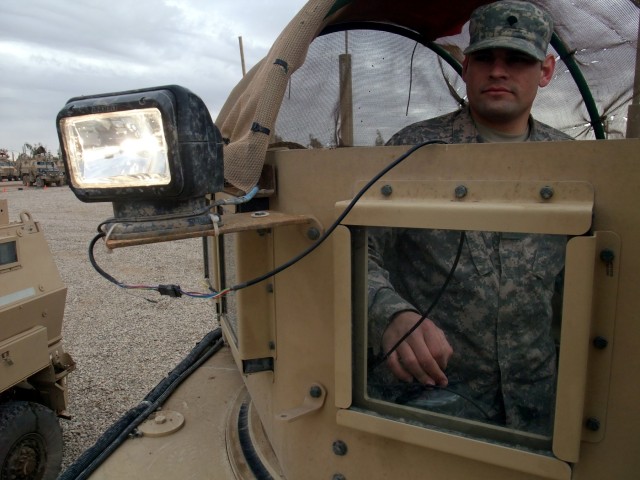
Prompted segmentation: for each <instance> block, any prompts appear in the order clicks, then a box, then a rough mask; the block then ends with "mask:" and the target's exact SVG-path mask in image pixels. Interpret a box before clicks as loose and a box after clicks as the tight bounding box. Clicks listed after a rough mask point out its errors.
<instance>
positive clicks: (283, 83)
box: [57, 0, 640, 480]
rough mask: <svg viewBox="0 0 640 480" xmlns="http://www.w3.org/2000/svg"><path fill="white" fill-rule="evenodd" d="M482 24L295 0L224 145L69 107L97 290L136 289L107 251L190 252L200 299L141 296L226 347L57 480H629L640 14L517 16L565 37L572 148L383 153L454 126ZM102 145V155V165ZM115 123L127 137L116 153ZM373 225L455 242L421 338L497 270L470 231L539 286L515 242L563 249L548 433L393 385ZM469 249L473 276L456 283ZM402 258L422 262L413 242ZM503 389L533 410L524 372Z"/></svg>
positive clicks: (637, 254)
mask: <svg viewBox="0 0 640 480" xmlns="http://www.w3.org/2000/svg"><path fill="white" fill-rule="evenodd" d="M487 3H490V0H458V1H456V2H451V1H449V0H431V1H424V2H416V1H413V0H394V1H389V0H310V1H309V2H308V3H307V4H306V5H305V6H304V7H303V8H302V10H301V11H300V13H299V14H298V15H297V16H296V17H295V18H294V19H293V20H292V21H291V22H290V23H289V25H288V26H287V27H286V29H285V30H284V31H283V32H282V34H281V35H280V36H279V37H278V40H277V41H276V43H275V44H274V46H273V47H272V49H271V50H270V51H269V53H268V55H267V57H266V58H265V59H263V60H262V61H261V62H260V63H259V64H257V65H256V66H255V67H254V68H252V69H251V70H250V71H249V72H248V73H247V74H246V75H245V76H244V77H243V78H242V80H241V81H240V83H239V84H238V85H237V86H236V87H235V88H234V89H233V91H232V92H231V93H230V96H229V98H228V100H227V102H226V103H225V104H224V105H223V106H222V108H221V109H220V113H219V115H218V117H217V120H216V121H215V124H214V122H212V121H211V118H210V117H209V115H208V112H207V111H206V107H205V106H204V102H203V101H202V100H201V99H199V98H198V97H196V96H195V95H194V94H192V93H190V92H188V91H187V92H185V90H184V89H181V88H179V87H177V86H162V87H157V88H149V89H143V90H137V91H127V92H116V93H112V94H102V93H100V94H97V95H94V96H86V97H76V98H73V99H71V100H69V102H68V103H67V104H66V105H65V106H64V107H63V109H62V110H61V111H60V113H59V115H58V119H57V122H58V123H57V127H58V132H59V136H60V144H61V146H62V148H63V158H64V160H65V163H66V165H67V172H68V174H69V181H70V186H71V188H72V190H73V191H74V193H75V194H76V196H77V197H78V198H79V199H81V200H83V201H109V202H112V203H113V210H114V217H115V218H111V219H107V220H105V219H102V218H100V219H96V224H99V234H98V235H97V236H96V237H95V238H94V239H93V240H92V241H91V243H90V247H89V252H90V255H91V257H90V258H91V260H92V264H93V266H94V268H96V270H97V271H98V272H99V273H100V274H101V275H102V276H103V277H104V278H105V279H106V280H108V281H110V282H112V283H114V284H116V285H117V286H118V287H119V288H131V289H135V288H141V287H142V285H138V284H127V283H126V279H119V280H116V279H115V278H114V277H113V276H111V275H110V274H109V273H107V272H105V271H104V270H102V269H101V268H100V267H99V266H98V265H97V263H95V258H94V257H93V249H94V247H96V248H97V245H102V241H100V240H104V243H105V244H106V247H107V248H109V249H111V250H113V249H116V248H120V247H128V246H133V245H142V244H145V243H153V242H158V241H172V240H177V239H180V238H187V237H196V236H202V237H206V238H205V240H204V241H203V267H204V268H203V270H204V277H205V280H206V281H207V282H208V287H209V288H208V289H205V288H203V289H202V290H203V291H202V292H191V291H185V290H182V289H181V288H180V286H178V285H155V284H154V283H153V279H149V281H148V282H145V284H144V288H145V289H148V290H156V291H157V292H158V293H160V294H163V295H170V296H173V297H178V296H198V297H204V298H210V299H213V300H215V305H212V307H211V313H212V317H213V315H216V316H217V318H218V320H219V321H220V328H219V329H217V330H215V331H214V332H212V334H211V335H210V336H208V337H206V338H205V339H203V341H202V342H201V343H200V344H199V345H198V346H197V348H196V349H194V351H193V352H192V354H190V355H189V356H188V357H187V358H185V361H184V362H183V363H182V364H181V365H180V366H179V367H178V368H176V369H174V371H172V372H171V374H170V375H169V376H168V377H167V378H166V379H165V380H163V382H161V384H160V385H159V386H158V387H157V388H156V389H154V390H153V391H152V392H150V394H149V395H148V396H147V397H145V399H144V400H143V401H142V402H141V404H140V405H139V406H137V407H135V408H134V409H132V410H131V411H129V412H127V414H126V415H125V416H124V417H123V418H122V420H121V421H120V422H118V424H116V425H114V427H113V428H111V429H109V430H108V431H107V432H106V433H105V436H104V437H103V438H102V439H100V440H99V441H98V442H97V443H96V445H95V446H94V447H93V448H91V449H90V450H89V451H87V452H86V454H85V455H83V456H81V457H80V459H79V460H78V461H77V462H76V464H74V465H73V466H72V467H70V468H69V470H67V471H66V472H65V473H64V474H63V476H62V479H64V480H71V479H76V478H82V479H85V478H87V477H88V476H90V475H92V476H93V478H95V479H113V478H154V479H175V478H209V479H221V480H222V479H224V480H226V479H243V480H245V479H247V480H248V479H256V478H257V479H273V478H277V479H285V478H286V479H289V480H300V479H304V480H306V479H310V480H316V479H317V480H328V479H333V480H363V479H366V480H368V479H374V480H375V479H382V478H408V479H418V478H420V479H422V478H428V479H433V480H443V479H468V480H478V479H484V480H486V479H492V480H493V479H496V480H501V479H508V480H542V479H546V480H601V479H616V480H632V479H637V478H638V472H640V456H639V455H638V452H640V415H639V414H638V408H639V407H638V406H639V405H640V382H638V381H637V380H634V378H636V375H637V372H638V370H639V369H640V351H639V349H638V345H640V329H639V328H638V320H637V317H638V314H637V312H638V311H639V310H640V296H639V295H638V294H637V292H638V288H640V211H639V210H638V209H637V208H635V207H634V205H636V204H637V190H638V184H640V164H639V163H638V151H639V150H640V140H639V139H638V137H640V78H639V79H638V81H637V83H636V85H635V87H636V88H635V89H634V68H633V65H634V64H635V63H636V55H637V51H638V50H637V48H638V41H637V38H638V25H639V21H640V19H639V16H640V15H639V10H638V6H637V2H636V3H634V2H633V1H632V0H607V2H572V1H569V0H561V1H550V0H531V3H535V4H538V5H541V6H543V7H545V8H547V9H548V10H549V11H550V13H551V15H552V16H553V17H554V18H555V19H556V27H555V33H554V37H553V39H552V46H551V47H550V52H551V51H553V53H554V54H556V55H557V57H558V59H559V62H558V66H557V68H556V71H555V75H554V79H553V81H552V83H551V85H549V86H548V87H547V88H544V89H541V91H540V92H539V94H538V96H537V98H536V104H535V105H534V110H533V115H534V117H536V118H537V119H539V120H541V121H543V122H545V123H548V124H550V125H552V126H553V127H555V128H558V129H560V130H562V131H563V132H565V133H567V134H569V135H570V136H571V137H573V138H574V139H575V140H576V141H561V142H522V143H481V144H480V143H479V144H464V145H434V144H431V145H428V143H429V142H425V143H423V144H419V145H415V146H412V147H409V146H393V147H391V146H374V145H379V144H381V143H384V142H383V141H382V139H384V138H389V137H390V136H391V135H393V134H394V133H395V132H397V131H399V130H400V129H401V128H403V127H405V126H407V125H409V124H413V123H415V122H417V121H420V120H424V119H428V118H432V117H436V116H438V115H441V114H444V113H448V112H452V111H455V110H456V109H459V108H461V106H462V105H465V104H466V89H465V84H464V82H463V80H462V79H461V77H460V72H461V71H462V65H461V61H462V56H461V55H459V54H461V52H462V51H463V49H464V48H465V46H466V45H467V44H468V42H469V37H468V34H467V29H466V28H463V27H464V25H465V24H466V22H467V21H468V19H469V16H470V14H471V12H472V11H473V10H474V9H475V8H476V7H478V6H480V5H483V4H487ZM504 20H505V21H507V22H509V24H510V25H514V24H516V23H517V22H518V18H516V17H514V16H509V17H507V18H505V19H504ZM514 28H515V27H514ZM561 61H562V62H564V63H561ZM638 63H639V64H640V60H639V61H638ZM636 78H638V77H636ZM590 86H591V87H592V88H590ZM97 122H100V125H101V126H104V127H105V132H109V134H108V135H103V138H104V141H101V142H97V141H96V139H95V128H94V127H93V126H94V125H96V124H97ZM123 124H124V125H131V126H132V127H135V128H131V129H130V131H135V132H137V133H138V134H139V136H135V138H123V136H122V135H118V134H117V132H119V131H121V127H120V126H121V125H123ZM216 126H217V128H216ZM218 128H219V130H218ZM114 132H115V133H114ZM276 138H279V139H280V140H281V141H280V142H279V143H280V145H278V146H277V148H276V146H274V145H273V143H274V142H273V141H274V140H275V139H276ZM431 143H433V142H431ZM283 144H286V145H291V146H296V145H297V146H302V145H307V144H308V145H309V146H310V147H313V148H282V145H283ZM321 147H324V148H321ZM223 157H224V158H223ZM223 166H224V169H223ZM378 227H384V228H386V229H388V231H389V233H390V235H391V234H393V233H395V232H398V230H395V232H394V229H401V230H400V231H401V232H403V234H405V235H407V236H409V235H410V234H412V232H413V231H415V230H416V229H421V230H432V229H435V230H442V231H447V233H448V234H451V235H450V236H449V237H448V238H450V239H451V241H444V242H442V245H441V246H442V257H443V258H446V259H448V263H449V264H450V265H451V267H450V270H449V272H446V271H444V272H439V273H438V275H436V276H438V277H439V278H440V280H439V281H438V280H434V281H433V282H434V284H431V283H430V282H429V281H427V280H425V281H424V285H423V284H421V285H420V286H419V287H417V288H418V289H419V291H420V292H421V293H423V292H424V294H425V296H426V295H427V292H431V293H433V295H431V296H430V297H429V298H430V302H431V305H432V306H431V307H430V308H429V309H428V310H427V311H426V313H424V316H423V319H424V318H426V317H427V315H428V314H429V312H430V311H431V309H432V308H434V307H436V308H435V309H434V318H437V314H438V309H442V308H448V307H450V306H451V305H457V304H464V298H462V297H463V296H461V295H459V293H460V286H461V285H465V284H469V285H473V284H474V282H476V281H477V280H478V278H479V277H480V276H485V275H489V272H490V271H491V270H492V268H493V266H492V265H494V266H495V264H494V263H493V262H495V260H494V259H493V257H491V258H485V256H484V255H476V253H475V252H474V251H475V250H481V249H482V247H478V246H477V245H475V244H474V242H472V241H470V240H468V237H467V240H465V237H464V235H463V234H464V232H467V231H471V232H477V233H481V232H490V233H491V234H492V235H491V236H487V237H486V238H487V242H490V241H492V240H489V239H490V238H497V237H498V235H496V236H494V235H493V233H499V237H500V241H503V239H504V241H505V242H519V243H518V245H519V247H518V248H521V249H522V255H523V256H524V258H518V261H526V262H529V263H530V265H531V272H530V273H531V275H533V276H534V277H536V278H537V279H539V281H540V282H550V281H551V282H555V279H556V278H557V277H556V275H555V273H556V271H551V269H549V268H545V267H543V266H541V264H540V263H541V260H542V258H543V257H544V256H545V255H547V254H548V252H545V251H538V252H534V253H531V250H530V247H529V246H528V244H527V243H526V239H527V238H530V236H531V235H546V236H553V238H554V239H556V240H560V241H562V242H563V244H564V261H563V263H562V265H559V262H558V263H556V266H560V267H563V268H562V269H563V272H564V277H563V278H562V279H561V280H558V281H557V283H558V284H557V287H558V289H560V290H562V298H561V299H559V300H558V303H560V304H561V305H559V306H561V308H559V309H558V311H559V315H558V318H557V319H556V325H554V327H556V328H555V329H554V332H555V336H554V340H555V341H556V347H557V350H558V361H557V382H555V385H554V387H555V390H556V392H555V402H554V403H553V414H554V415H553V428H552V431H550V432H548V433H544V434H541V433H537V432H534V431H530V430H527V429H526V428H520V427H516V426H513V427H512V426H508V424H506V423H505V422H500V421H492V420H491V418H490V415H489V414H488V413H487V412H486V411H485V410H484V409H483V407H482V405H480V404H476V402H475V401H474V399H473V398H468V397H467V396H466V395H464V393H461V390H460V389H459V387H460V386H461V385H462V386H464V384H466V383H467V382H468V381H470V380H472V381H476V380H477V381H480V382H482V381H485V380H486V379H485V378H483V376H482V374H480V375H479V378H476V377H475V376H474V378H472V379H468V378H465V379H460V381H459V382H451V384H450V385H449V386H448V387H447V388H446V389H445V388H442V387H440V388H432V387H428V386H424V385H421V384H418V383H417V382H414V383H404V382H396V381H390V380H388V379H385V378H384V377H383V375H384V374H385V373H386V374H387V375H388V374H389V372H387V371H386V370H385V368H386V367H384V363H382V361H383V360H384V358H382V359H381V358H380V356H378V355H377V352H375V351H374V348H373V346H372V345H371V342H370V340H371V337H372V335H374V334H375V335H377V337H378V338H379V337H380V335H381V334H382V332H379V331H376V325H372V324H371V321H370V319H369V303H370V300H371V299H370V298H369V295H370V293H369V292H370V289H369V288H368V286H369V282H368V268H369V263H368V251H367V250H368V248H367V247H368V246H367V239H368V233H369V232H370V231H372V230H373V229H376V228H378ZM416 238H421V237H416ZM98 241H100V243H98ZM463 249H464V250H465V252H466V253H468V252H471V253H472V258H473V262H471V261H470V262H469V270H468V271H467V270H463V269H456V266H457V262H458V260H457V259H458V258H459V255H460V252H462V250H463ZM398 250H399V251H398V252H397V254H398V255H407V258H416V259H419V258H420V257H421V256H425V255H427V254H426V253H424V252H423V251H422V249H421V247H420V244H419V240H416V241H415V248H407V249H402V251H400V249H398ZM456 251H457V252H458V253H456ZM123 255H124V256H126V254H123ZM498 258H499V261H498V262H496V263H497V264H498V265H501V266H500V267H498V268H504V269H505V270H508V269H512V268H513V267H512V260H511V259H509V258H502V257H501V254H500V255H498ZM396 273H398V274H399V273H401V272H396ZM449 280H451V282H449ZM447 286H448V287H447ZM436 292H438V293H437V294H436ZM380 295H383V294H382V293H381V294H380ZM441 297H442V300H441V301H439V299H440V298H441ZM183 300H184V299H181V301H183ZM436 304H437V305H436ZM465 306H466V305H465ZM482 307H483V306H482ZM482 307H478V308H482ZM470 308H476V306H475V305H474V306H472V307H470ZM440 311H442V310H440ZM525 315H526V314H525ZM498 316H499V314H498V313H497V312H496V327H495V328H496V329H498V328H499V327H498V324H499V323H500V322H499V320H498V318H497V317H498ZM523 321H526V322H530V323H533V324H535V325H536V326H537V325H538V324H539V323H542V322H538V318H536V316H527V317H526V319H523ZM176 325H179V324H178V323H177V324H176ZM417 326H418V324H415V325H414V327H413V328H417ZM541 330H542V329H541ZM105 333H106V334H108V333H109V332H105ZM406 333H407V335H409V334H410V333H411V330H409V331H407V332H406ZM485 333H486V332H483V331H479V332H478V335H484V334H485ZM113 334H118V333H117V332H113ZM488 337H489V338H491V335H489V336H488ZM223 341H224V345H223ZM491 341H492V340H489V342H491ZM511 343H512V342H511V341H509V342H506V345H505V346H504V347H501V350H502V349H504V354H505V355H509V354H511V353H514V352H513V349H512V348H511V346H510V345H511ZM514 343H515V340H514ZM155 348H157V347H155V346H150V347H149V354H155V351H154V349H155ZM216 352H217V353H216ZM392 352H393V348H392V349H391V350H390V351H389V352H387V354H390V353H392ZM469 353H470V352H469V351H468V350H465V349H464V347H463V348H460V350H459V351H457V352H455V353H454V354H455V355H459V356H464V355H467V354H469ZM453 358H454V357H452V359H453ZM376 369H377V370H376ZM514 373H515V372H514ZM517 374H518V375H517V376H518V378H521V379H522V380H521V385H522V388H523V389H526V388H527V386H528V385H530V384H531V382H532V381H534V380H535V379H534V376H535V375H538V374H539V372H535V371H526V370H525V371H519V372H517ZM183 380H184V382H183V383H181V382H182V381H183ZM465 409H471V410H475V413H476V416H474V417H473V418H469V417H468V416H466V415H464V414H463V413H462V412H463V410H465Z"/></svg>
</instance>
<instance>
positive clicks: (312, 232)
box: [307, 227, 320, 240]
mask: <svg viewBox="0 0 640 480" xmlns="http://www.w3.org/2000/svg"><path fill="white" fill-rule="evenodd" d="M307 237H308V238H309V240H318V239H319V238H320V231H319V230H318V229H317V228H316V227H310V228H309V229H308V230H307Z"/></svg>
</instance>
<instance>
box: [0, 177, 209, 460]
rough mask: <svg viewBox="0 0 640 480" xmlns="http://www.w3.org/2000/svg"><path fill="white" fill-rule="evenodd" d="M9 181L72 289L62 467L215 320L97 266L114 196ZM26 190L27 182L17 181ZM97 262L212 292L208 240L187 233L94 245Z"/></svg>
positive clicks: (146, 279) (13, 213)
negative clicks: (99, 199) (93, 198)
mask: <svg viewBox="0 0 640 480" xmlns="http://www.w3.org/2000/svg"><path fill="white" fill-rule="evenodd" d="M18 187H19V186H18V184H17V183H16V184H13V185H10V184H7V183H3V184H2V189H1V190H0V192H1V193H0V198H6V199H8V201H9V217H10V221H17V220H18V214H19V212H20V211H22V210H27V211H28V212H30V213H31V214H32V216H33V218H34V220H36V221H37V222H39V223H40V225H41V226H42V228H43V230H44V233H45V236H46V238H47V240H48V242H49V247H50V249H51V252H52V253H53V256H54V258H55V262H56V265H57V266H58V270H59V271H60V275H61V276H62V280H63V282H64V283H65V284H66V286H67V288H68V292H67V303H66V310H65V320H64V328H63V335H64V346H65V349H66V350H67V351H68V352H69V353H70V354H71V355H72V356H73V358H74V360H75V361H76V363H77V369H76V370H75V371H74V372H72V373H71V374H70V375H69V377H68V385H69V400H70V404H69V413H70V414H71V415H72V416H73V418H72V419H71V420H61V425H62V428H63V434H64V441H65V449H64V460H63V469H64V468H66V467H68V466H69V465H70V464H71V463H73V461H75V459H76V458H77V457H78V456H79V455H80V454H81V453H82V452H83V451H84V450H86V449H87V448H88V447H90V446H91V445H93V443H94V442H95V441H96V440H97V439H98V437H99V436H100V435H101V434H102V433H103V432H104V431H105V430H106V429H107V428H108V427H109V426H110V425H111V424H112V423H113V422H114V421H116V420H117V419H118V418H120V416H121V415H122V414H123V413H124V412H126V411H127V410H128V409H130V408H132V407H134V406H135V405H137V404H138V403H139V402H140V401H141V400H142V399H143V398H144V396H145V395H146V394H147V393H148V392H149V391H150V390H151V389H152V388H153V387H154V386H156V385H157V384H158V382H160V380H162V378H164V377H165V376H166V375H167V373H168V372H169V371H171V370H172V369H173V368H174V367H175V366H176V365H177V364H178V363H179V362H180V360H182V359H183V358H184V356H185V355H186V354H187V353H188V352H189V351H190V350H191V349H192V348H193V346H194V345H195V344H196V342H197V341H199V340H200V339H201V338H202V337H203V336H204V335H205V334H206V333H207V332H208V331H210V330H211V329H212V328H215V327H216V326H217V323H216V320H215V313H214V312H215V309H214V305H213V303H212V302H211V301H209V300H203V299H196V298H188V297H184V296H183V297H181V298H175V299H174V298H169V297H166V296H160V295H159V294H158V293H157V292H153V291H142V290H125V289H122V288H119V287H117V286H116V285H114V284H112V283H110V282H108V281H107V280H105V279H104V278H103V277H101V276H100V275H99V274H98V273H97V272H96V271H95V270H94V269H93V267H92V266H91V264H90V263H89V260H88V256H87V248H88V244H89V242H90V240H91V239H92V238H93V237H94V235H95V233H96V227H97V225H98V223H100V222H101V221H102V220H104V219H106V218H109V217H111V216H112V215H113V211H112V209H111V204H110V203H82V202H80V201H79V200H78V199H76V197H75V196H74V195H73V193H72V192H71V190H70V189H69V188H68V187H49V188H45V189H37V188H33V187H31V188H25V189H18ZM20 187H21V185H20ZM95 256H96V260H97V262H98V264H99V265H100V266H101V267H102V268H103V269H104V270H105V271H106V272H108V273H109V274H110V275H112V276H114V277H115V278H116V279H118V280H119V281H121V282H124V283H127V284H147V285H158V284H178V285H180V286H181V287H182V288H183V289H184V290H191V291H202V292H204V291H206V288H205V286H204V282H203V280H202V279H203V276H204V273H203V263H202V240H201V239H189V240H181V241H177V242H167V243H159V244H154V245H148V246H139V247H129V248H124V249H117V250H115V251H113V253H107V251H106V249H105V248H104V244H103V243H102V242H99V243H98V244H97V245H96V255H95Z"/></svg>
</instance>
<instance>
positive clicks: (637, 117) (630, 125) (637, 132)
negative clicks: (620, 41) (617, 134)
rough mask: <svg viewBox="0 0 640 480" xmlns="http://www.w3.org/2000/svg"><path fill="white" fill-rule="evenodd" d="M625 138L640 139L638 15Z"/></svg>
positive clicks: (639, 38) (639, 22)
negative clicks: (631, 93)
mask: <svg viewBox="0 0 640 480" xmlns="http://www.w3.org/2000/svg"><path fill="white" fill-rule="evenodd" d="M627 138H640V15H639V16H638V44H637V45H636V76H635V80H634V83H633V100H632V101H631V105H629V111H628V114H627Z"/></svg>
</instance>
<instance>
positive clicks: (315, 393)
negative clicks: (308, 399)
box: [309, 385, 322, 398]
mask: <svg viewBox="0 0 640 480" xmlns="http://www.w3.org/2000/svg"><path fill="white" fill-rule="evenodd" d="M309 395H311V396H312V397H313V398H320V396H321V395H322V389H321V388H320V387H319V386H318V385H313V386H312V387H311V388H310V389H309Z"/></svg>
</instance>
